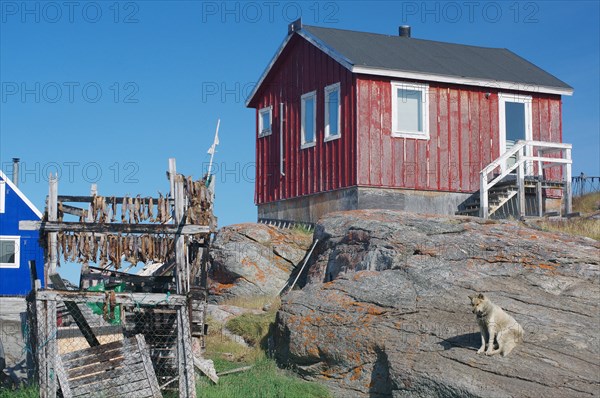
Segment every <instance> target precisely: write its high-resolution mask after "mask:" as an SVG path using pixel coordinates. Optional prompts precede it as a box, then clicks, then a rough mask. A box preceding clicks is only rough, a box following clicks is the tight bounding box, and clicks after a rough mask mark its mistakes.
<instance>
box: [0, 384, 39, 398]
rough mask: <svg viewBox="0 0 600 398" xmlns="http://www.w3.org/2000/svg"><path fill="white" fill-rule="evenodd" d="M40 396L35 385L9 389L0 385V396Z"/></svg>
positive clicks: (16, 397)
mask: <svg viewBox="0 0 600 398" xmlns="http://www.w3.org/2000/svg"><path fill="white" fill-rule="evenodd" d="M39 396H40V390H38V388H37V387H35V386H25V387H21V388H17V389H15V390H11V389H8V388H3V387H0V398H37V397H39Z"/></svg>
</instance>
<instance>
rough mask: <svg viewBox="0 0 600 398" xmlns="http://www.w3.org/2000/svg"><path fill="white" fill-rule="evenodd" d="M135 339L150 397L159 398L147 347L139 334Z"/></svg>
mask: <svg viewBox="0 0 600 398" xmlns="http://www.w3.org/2000/svg"><path fill="white" fill-rule="evenodd" d="M135 339H136V341H137V344H138V349H139V352H140V356H141V357H142V361H143V363H144V369H145V370H146V377H147V378H148V383H149V384H150V389H151V390H152V395H151V396H152V397H160V396H161V393H160V388H159V386H158V380H157V379H156V374H155V373H154V367H153V366H152V361H151V360H150V356H149V354H148V346H147V345H146V340H145V339H144V336H143V335H141V334H137V335H136V336H135Z"/></svg>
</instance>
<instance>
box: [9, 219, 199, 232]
mask: <svg viewBox="0 0 600 398" xmlns="http://www.w3.org/2000/svg"><path fill="white" fill-rule="evenodd" d="M19 229H20V230H22V231H35V230H40V231H44V232H66V231H68V232H90V233H92V232H93V233H119V232H120V233H125V234H181V235H196V234H208V233H210V227H209V226H206V225H181V226H178V225H174V224H122V223H83V222H58V221H56V222H53V221H19Z"/></svg>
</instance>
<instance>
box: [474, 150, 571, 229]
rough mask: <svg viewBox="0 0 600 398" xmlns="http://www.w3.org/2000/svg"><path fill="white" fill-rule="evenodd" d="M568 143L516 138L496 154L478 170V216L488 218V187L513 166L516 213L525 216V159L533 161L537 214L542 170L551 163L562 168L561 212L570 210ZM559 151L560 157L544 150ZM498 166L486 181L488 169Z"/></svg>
mask: <svg viewBox="0 0 600 398" xmlns="http://www.w3.org/2000/svg"><path fill="white" fill-rule="evenodd" d="M572 147H573V146H572V145H571V144H563V143H557V142H543V141H524V140H521V141H517V143H516V144H515V145H514V146H513V147H512V148H511V149H509V150H508V151H506V152H505V153H503V154H502V155H501V156H500V157H498V158H497V159H496V160H494V161H493V162H492V163H490V164H488V165H487V166H486V167H485V168H484V169H483V170H481V172H480V173H479V176H480V190H479V192H480V208H479V215H480V216H481V217H482V218H488V216H489V204H488V203H489V201H488V199H489V191H490V189H491V188H492V187H493V186H494V185H496V184H498V183H499V182H500V181H502V180H503V179H504V178H505V177H506V176H507V175H509V174H510V173H512V172H513V171H514V170H516V171H517V176H516V178H517V197H518V209H519V216H520V217H524V216H525V172H526V170H525V165H526V163H527V162H531V164H532V165H533V164H534V162H535V163H537V170H536V171H537V177H538V179H537V186H536V193H537V203H538V215H539V216H542V212H543V209H542V208H543V203H542V200H543V198H542V179H543V171H544V170H545V169H548V168H552V167H561V168H562V169H563V172H562V179H563V182H564V186H563V198H564V212H565V214H569V213H571V212H572V201H571V165H572V163H573V161H572V160H571V149H572ZM534 149H537V155H536V156H534V155H533V153H534ZM553 153H560V157H549V156H547V155H548V154H553ZM515 157H516V160H515V162H514V163H513V164H509V160H510V159H511V158H515ZM498 168H500V173H499V174H498V175H495V176H493V178H492V179H491V181H489V175H490V173H493V172H494V171H495V170H497V169H498ZM533 171H534V170H533V167H531V168H529V170H527V172H531V173H532V174H533Z"/></svg>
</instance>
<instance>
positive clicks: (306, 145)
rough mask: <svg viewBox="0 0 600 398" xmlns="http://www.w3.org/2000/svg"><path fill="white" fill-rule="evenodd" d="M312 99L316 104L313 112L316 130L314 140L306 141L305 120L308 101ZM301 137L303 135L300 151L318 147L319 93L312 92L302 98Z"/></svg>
mask: <svg viewBox="0 0 600 398" xmlns="http://www.w3.org/2000/svg"><path fill="white" fill-rule="evenodd" d="M310 98H312V99H313V103H314V110H313V128H314V134H313V140H312V141H306V136H305V135H304V120H305V113H306V101H307V100H308V99H310ZM300 103H301V105H300V108H301V109H300V135H301V142H300V149H306V148H312V147H313V146H315V145H317V91H316V90H314V91H311V92H308V93H306V94H303V95H302V97H300Z"/></svg>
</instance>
